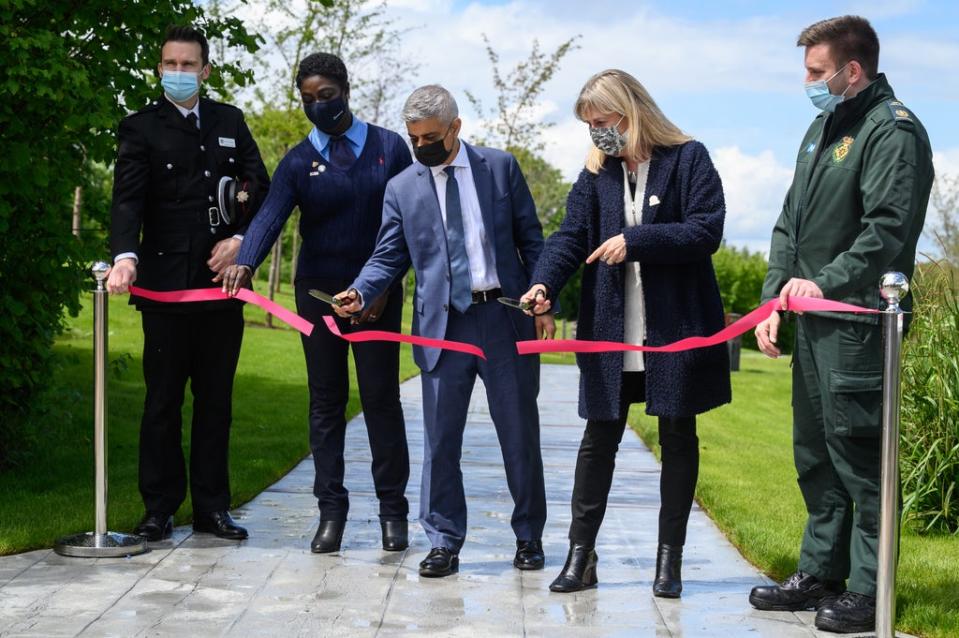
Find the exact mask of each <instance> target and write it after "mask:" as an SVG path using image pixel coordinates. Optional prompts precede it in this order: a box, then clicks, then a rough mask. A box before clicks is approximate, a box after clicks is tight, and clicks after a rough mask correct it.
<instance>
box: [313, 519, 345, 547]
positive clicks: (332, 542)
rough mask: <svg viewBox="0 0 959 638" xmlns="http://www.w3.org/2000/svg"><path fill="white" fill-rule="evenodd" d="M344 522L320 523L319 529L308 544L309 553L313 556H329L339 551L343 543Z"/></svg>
mask: <svg viewBox="0 0 959 638" xmlns="http://www.w3.org/2000/svg"><path fill="white" fill-rule="evenodd" d="M344 529H346V521H320V528H319V529H318V530H316V535H315V536H314V537H313V541H312V542H311V543H310V551H311V552H313V553H314V554H330V553H332V552H338V551H340V543H342V542H343V530H344Z"/></svg>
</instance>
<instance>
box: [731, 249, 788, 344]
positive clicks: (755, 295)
mask: <svg viewBox="0 0 959 638" xmlns="http://www.w3.org/2000/svg"><path fill="white" fill-rule="evenodd" d="M768 267H769V264H768V263H767V261H766V258H765V257H763V254H762V253H760V252H755V253H753V252H750V251H749V249H747V248H735V247H730V246H727V245H726V244H725V243H724V244H723V245H722V246H720V248H719V250H718V251H717V252H716V254H715V255H713V268H715V269H716V280H717V281H718V282H719V294H720V295H721V296H722V298H723V308H725V309H726V312H727V313H736V314H739V315H744V314H746V313H748V312H749V311H751V310H753V309H755V308H756V306H758V305H759V302H760V301H761V297H762V293H763V281H764V280H765V279H766V270H767V268H768ZM790 317H791V315H788V314H787V315H786V321H784V322H783V323H782V324H781V327H780V330H779V338H778V340H777V341H778V342H779V347H780V349H781V350H782V351H783V352H792V347H793V338H794V336H795V326H794V323H793V321H792V320H791V318H790ZM743 347H745V348H752V349H753V350H755V349H756V348H757V346H756V337H755V335H754V334H753V331H752V330H750V331H749V332H747V333H746V334H744V335H743Z"/></svg>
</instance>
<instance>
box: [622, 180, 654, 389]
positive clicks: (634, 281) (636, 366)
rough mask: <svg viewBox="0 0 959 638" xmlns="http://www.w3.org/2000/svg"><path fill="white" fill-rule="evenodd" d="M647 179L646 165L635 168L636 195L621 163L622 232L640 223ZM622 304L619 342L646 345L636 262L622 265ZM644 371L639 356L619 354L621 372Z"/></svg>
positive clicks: (629, 353)
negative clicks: (623, 270) (621, 325)
mask: <svg viewBox="0 0 959 638" xmlns="http://www.w3.org/2000/svg"><path fill="white" fill-rule="evenodd" d="M648 177H649V162H648V161H647V162H643V163H642V164H640V165H639V166H638V167H636V194H635V195H634V194H633V191H632V189H631V188H630V183H629V172H628V169H627V168H626V162H623V187H624V188H623V191H624V193H625V194H624V196H623V209H624V215H625V218H626V219H625V222H626V228H630V227H632V226H638V225H639V224H642V223H643V202H644V201H646V179H647V178H648ZM625 288H626V300H625V304H624V307H625V317H623V319H624V323H623V328H624V333H623V341H624V343H629V344H632V345H634V346H641V345H643V344H644V343H645V342H646V302H645V299H644V298H643V279H642V277H641V276H640V272H639V262H638V261H627V262H626V286H625ZM645 369H646V364H645V360H644V359H643V353H642V352H636V351H633V350H628V351H626V352H624V353H623V370H624V371H625V372H640V371H643V370H645Z"/></svg>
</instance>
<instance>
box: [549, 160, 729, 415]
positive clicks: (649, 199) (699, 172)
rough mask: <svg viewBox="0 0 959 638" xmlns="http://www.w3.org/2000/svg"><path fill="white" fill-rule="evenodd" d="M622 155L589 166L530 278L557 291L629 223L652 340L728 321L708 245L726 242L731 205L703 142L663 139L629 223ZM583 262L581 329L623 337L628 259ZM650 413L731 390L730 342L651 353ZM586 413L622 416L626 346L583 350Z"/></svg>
mask: <svg viewBox="0 0 959 638" xmlns="http://www.w3.org/2000/svg"><path fill="white" fill-rule="evenodd" d="M624 194H625V193H624V192H623V170H622V164H621V160H620V159H618V158H611V157H608V158H607V159H606V162H605V164H604V166H603V167H602V168H601V169H600V171H599V173H597V174H593V173H590V172H588V171H586V170H583V171H582V172H581V173H580V175H579V179H577V181H576V183H575V184H574V185H573V188H572V190H571V191H570V193H569V197H568V200H567V203H566V217H565V219H564V220H563V223H562V225H561V227H560V229H559V230H558V231H556V232H555V233H554V234H553V235H552V236H550V238H549V239H548V240H547V241H546V247H545V248H544V250H543V253H542V255H540V258H539V261H538V262H537V264H536V270H535V271H534V273H533V276H532V281H533V282H537V283H543V284H545V285H546V286H547V287H548V288H549V291H550V295H551V297H553V298H555V297H556V296H557V295H558V293H559V290H560V289H561V288H562V287H563V285H565V283H566V281H567V280H568V279H569V277H570V276H572V275H573V273H575V272H576V270H577V269H578V268H579V267H580V265H581V264H583V262H584V261H585V260H586V257H587V256H588V255H589V254H590V253H591V252H593V251H594V250H595V249H596V248H598V247H599V245H600V244H602V243H603V242H604V241H606V240H607V239H609V238H610V237H613V236H615V235H618V234H620V233H625V237H626V259H627V260H628V261H637V260H638V261H639V262H640V264H641V273H642V275H641V276H642V278H643V293H644V296H645V301H646V343H647V345H653V346H656V345H664V344H667V343H670V342H673V341H677V340H679V339H683V338H685V337H691V336H705V335H710V334H712V333H714V332H717V331H719V330H721V329H722V328H723V325H724V321H723V304H722V299H721V298H720V296H719V286H718V284H717V283H716V274H715V272H714V271H713V264H712V257H711V255H712V254H713V253H714V252H716V250H717V249H718V248H719V245H720V243H721V242H722V236H723V220H724V218H725V214H726V205H725V201H724V198H723V187H722V182H720V179H719V174H718V173H717V172H716V169H715V168H714V167H713V164H712V162H711V161H710V159H709V153H708V152H707V151H706V148H705V147H704V146H703V145H702V144H700V143H699V142H695V141H692V142H687V143H685V144H681V145H679V146H671V147H658V148H656V149H655V150H654V152H653V154H652V158H651V162H650V166H649V177H648V180H647V184H646V194H645V197H644V198H643V199H644V201H643V212H642V222H643V223H642V224H640V225H638V226H633V227H631V228H625V219H624V205H623V196H624ZM584 268H585V269H584V271H583V283H582V297H581V301H580V306H579V308H580V309H579V323H578V326H577V337H579V338H581V339H590V340H608V341H619V342H622V341H623V333H624V327H623V324H624V302H625V295H624V282H625V267H624V265H623V264H616V265H613V266H608V265H606V264H605V263H602V262H594V263H592V264H589V265H586V266H585V267H584ZM645 357H646V413H647V414H650V415H654V416H667V417H680V416H691V415H695V414H700V413H702V412H705V411H707V410H710V409H712V408H714V407H716V406H719V405H722V404H724V403H729V401H730V400H731V390H730V384H729V355H728V352H727V349H726V345H725V344H720V345H718V346H713V347H710V348H704V349H698V350H689V351H686V352H679V353H646V354H645ZM576 359H577V363H578V364H579V368H580V371H581V373H582V374H581V375H580V395H579V414H580V416H581V417H583V418H584V419H591V420H597V421H604V420H613V419H616V418H619V416H620V414H619V411H620V395H621V390H622V372H623V355H622V353H605V354H579V355H577V356H576Z"/></svg>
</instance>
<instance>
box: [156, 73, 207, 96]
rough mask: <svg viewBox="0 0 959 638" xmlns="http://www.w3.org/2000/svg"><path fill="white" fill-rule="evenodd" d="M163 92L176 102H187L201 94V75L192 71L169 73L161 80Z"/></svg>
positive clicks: (164, 74)
mask: <svg viewBox="0 0 959 638" xmlns="http://www.w3.org/2000/svg"><path fill="white" fill-rule="evenodd" d="M160 85H161V86H162V87H163V91H164V92H165V93H166V94H167V95H168V96H170V99H171V100H173V101H174V102H186V101H187V100H189V99H190V98H191V97H193V96H194V95H196V94H197V93H199V92H200V75H199V74H198V73H193V72H192V71H167V70H166V69H164V71H163V77H162V78H160Z"/></svg>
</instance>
